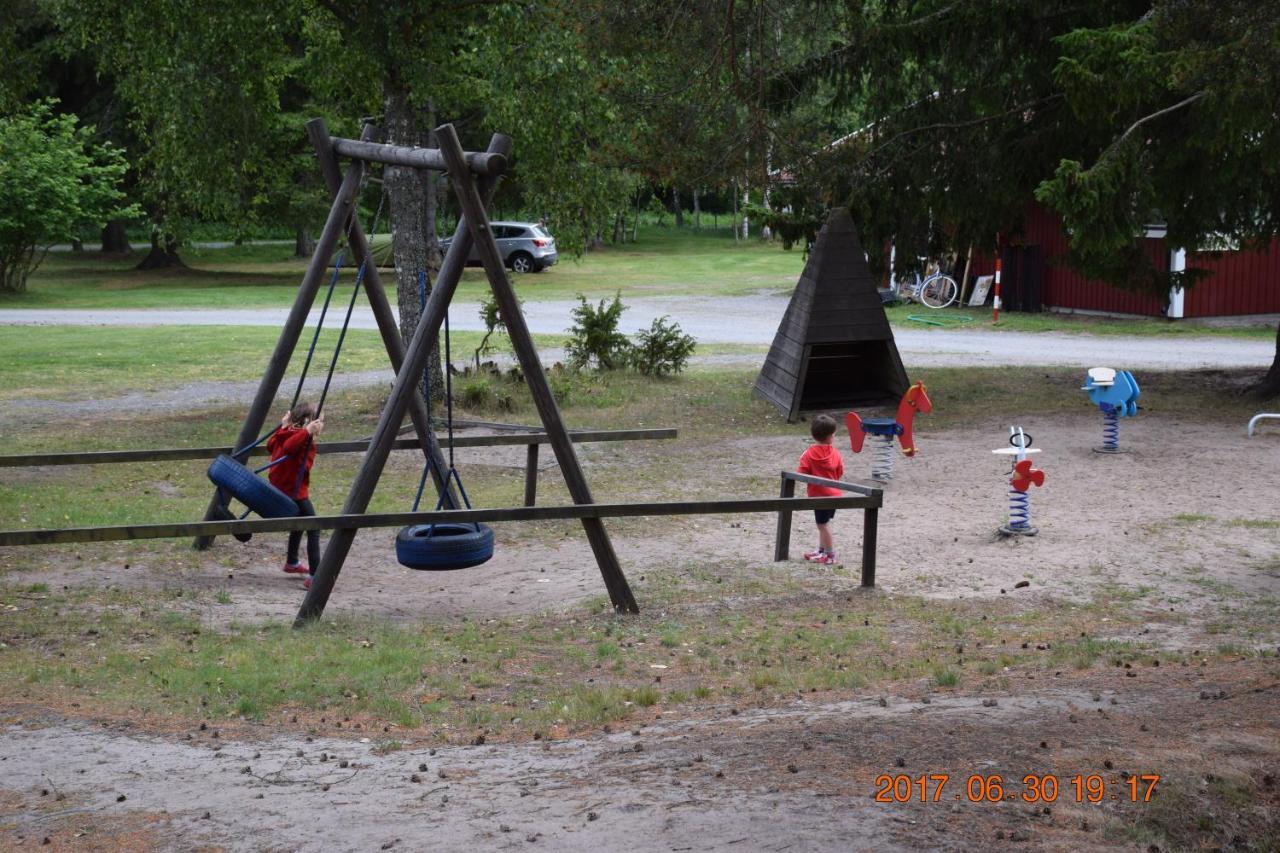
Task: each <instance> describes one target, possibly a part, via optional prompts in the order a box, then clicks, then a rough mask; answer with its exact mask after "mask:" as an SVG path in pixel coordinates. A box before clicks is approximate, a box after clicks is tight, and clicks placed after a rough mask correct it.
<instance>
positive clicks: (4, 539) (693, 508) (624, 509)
mask: <svg viewBox="0 0 1280 853" xmlns="http://www.w3.org/2000/svg"><path fill="white" fill-rule="evenodd" d="M882 503H883V501H882V496H881V494H880V493H879V491H878V490H877V491H875V492H874V493H873V494H870V495H859V496H857V497H822V498H750V499H743V500H712V501H658V502H643V503H593V504H567V505H564V506H525V507H501V508H489V509H460V510H436V511H433V512H383V513H363V514H353V515H314V516H299V517H294V518H264V519H253V520H248V519H246V520H243V521H189V522H176V523H169V524H135V525H110V526H103V527H68V528H60V529H54V530H0V547H4V548H8V547H18V546H30V545H69V544H75V543H84V542H118V541H124V540H138V539H175V538H182V537H187V536H227V535H232V534H236V533H280V532H284V531H293V530H339V529H341V530H356V529H360V528H365V527H408V526H410V525H415V524H472V523H474V522H479V521H498V522H502V521H558V520H565V519H583V518H594V519H601V518H630V517H636V516H671V515H742V514H751V513H761V512H769V513H774V512H777V513H781V512H786V513H788V514H789V513H792V512H802V511H804V510H813V509H862V510H872V511H874V510H878V509H879V508H880V506H881V505H882Z"/></svg>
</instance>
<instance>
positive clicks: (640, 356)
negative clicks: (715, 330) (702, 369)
mask: <svg viewBox="0 0 1280 853" xmlns="http://www.w3.org/2000/svg"><path fill="white" fill-rule="evenodd" d="M670 319H671V318H670V317H665V316H664V317H658V318H657V319H655V320H654V321H653V324H652V325H651V326H649V328H648V329H641V330H640V331H639V332H637V333H636V342H635V344H634V345H633V346H632V348H631V363H632V364H633V365H634V366H635V368H636V370H639V371H640V372H641V373H643V374H644V375H645V376H667V375H668V374H675V373H679V372H680V371H681V370H684V366H685V364H686V363H687V362H688V361H689V356H691V355H692V354H693V348H694V346H695V343H694V340H693V336H692V335H686V334H685V333H684V332H683V331H681V329H680V324H679V323H672V322H669V321H670Z"/></svg>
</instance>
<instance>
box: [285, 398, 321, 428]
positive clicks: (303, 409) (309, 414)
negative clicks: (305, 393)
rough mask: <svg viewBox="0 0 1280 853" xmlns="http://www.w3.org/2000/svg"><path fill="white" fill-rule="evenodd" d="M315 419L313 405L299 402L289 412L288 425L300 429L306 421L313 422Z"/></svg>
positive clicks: (303, 401)
mask: <svg viewBox="0 0 1280 853" xmlns="http://www.w3.org/2000/svg"><path fill="white" fill-rule="evenodd" d="M315 419H316V407H315V404H314V403H308V402H307V401H306V400H299V401H298V402H297V403H296V404H295V405H294V407H293V408H292V409H290V410H289V423H291V424H293V425H294V426H296V427H300V426H302V425H303V424H305V423H306V422H307V421H313V420H315Z"/></svg>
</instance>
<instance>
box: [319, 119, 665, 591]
mask: <svg viewBox="0 0 1280 853" xmlns="http://www.w3.org/2000/svg"><path fill="white" fill-rule="evenodd" d="M436 139H437V140H438V141H439V145H440V153H441V154H443V155H444V158H445V160H446V162H448V164H449V174H450V177H451V179H452V184H453V191H454V195H455V196H456V197H457V199H458V205H459V207H461V209H462V214H463V215H462V217H461V220H460V221H461V222H465V223H466V224H467V228H468V230H469V231H470V232H471V236H472V238H473V241H474V243H475V248H476V252H477V254H479V255H480V261H481V263H482V264H484V271H485V275H486V276H487V277H488V279H489V289H490V290H491V291H492V292H493V298H494V301H495V302H497V304H498V311H499V313H500V314H501V315H502V320H503V325H505V326H506V329H507V337H508V338H509V339H510V340H511V346H512V349H514V350H515V354H516V359H517V360H518V361H519V362H520V370H521V371H522V372H523V373H524V380H525V384H526V385H527V386H528V388H529V393H530V396H532V397H533V404H534V406H536V407H537V409H538V417H539V418H541V420H542V427H543V429H545V430H546V431H547V435H548V436H549V437H550V439H551V449H552V450H553V451H555V454H556V461H557V462H559V463H560V474H561V476H562V477H564V482H565V485H566V486H568V488H569V494H570V495H571V496H572V497H573V502H574V503H577V504H589V503H592V502H593V499H592V497H591V487H590V486H589V485H587V478H586V477H585V476H584V475H583V473H582V467H581V466H580V465H579V464H578V456H577V454H576V453H575V452H574V450H573V442H571V441H570V440H569V435H568V431H567V430H565V427H564V419H563V418H562V417H561V416H560V407H559V406H558V405H557V404H556V398H555V395H554V394H552V393H551V386H550V384H549V383H548V382H547V375H546V373H545V372H544V371H543V369H542V362H541V361H540V360H539V359H538V348H537V346H536V345H535V344H534V342H533V335H531V334H530V333H529V326H528V324H527V323H526V322H525V319H524V312H523V311H522V310H521V308H520V300H519V299H518V298H517V297H516V292H515V288H513V287H512V286H511V280H510V279H509V278H507V269H506V266H504V265H503V263H502V256H501V254H500V253H499V252H498V244H497V243H496V242H495V241H494V238H493V229H492V228H491V227H490V226H489V218H488V214H487V213H486V212H485V199H484V197H483V196H482V194H481V193H480V191H479V189H478V188H477V187H476V184H475V182H474V181H473V180H472V179H471V175H470V174H468V173H467V172H466V169H465V163H464V155H463V152H462V145H461V143H459V142H458V135H457V133H456V132H455V131H454V128H453V125H451V124H446V125H443V126H441V127H439V128H437V129H436ZM450 248H452V246H451V247H450ZM582 527H583V529H584V530H585V531H586V534H587V540H588V541H589V542H590V543H591V550H592V552H593V553H594V554H595V558H596V564H597V565H598V566H599V567H600V575H601V576H602V577H603V578H604V584H605V587H606V588H607V589H608V591H609V600H610V601H611V602H612V603H613V609H614V610H615V611H617V612H620V613H621V612H627V613H636V612H638V611H639V609H640V608H639V606H638V605H637V604H636V599H635V595H633V594H632V592H631V587H630V585H628V583H627V578H626V575H624V574H623V573H622V566H621V564H620V563H619V562H618V555H617V554H616V553H615V552H614V550H613V544H612V543H611V542H610V541H609V533H608V532H607V531H606V530H605V529H604V524H603V522H601V521H600V518H599V517H591V516H583V517H582ZM312 588H313V589H314V585H313V587H312Z"/></svg>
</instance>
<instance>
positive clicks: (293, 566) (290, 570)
mask: <svg viewBox="0 0 1280 853" xmlns="http://www.w3.org/2000/svg"><path fill="white" fill-rule="evenodd" d="M284 573H285V574H286V575H305V574H309V573H310V570H309V569H308V568H307V567H306V566H304V565H302V564H301V563H285V564H284Z"/></svg>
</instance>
